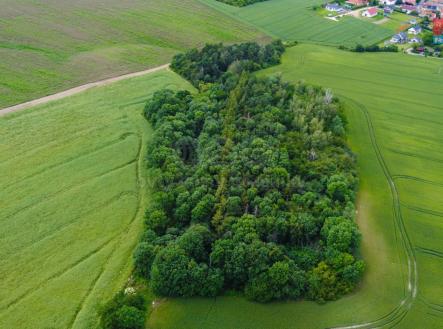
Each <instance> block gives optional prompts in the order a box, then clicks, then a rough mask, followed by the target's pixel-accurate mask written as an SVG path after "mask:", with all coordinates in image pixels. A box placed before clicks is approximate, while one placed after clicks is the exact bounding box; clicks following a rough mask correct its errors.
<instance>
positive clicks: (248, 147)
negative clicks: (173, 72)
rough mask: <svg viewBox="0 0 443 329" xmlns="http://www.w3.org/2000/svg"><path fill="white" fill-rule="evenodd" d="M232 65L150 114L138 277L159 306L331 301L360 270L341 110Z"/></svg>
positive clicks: (151, 106)
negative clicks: (164, 302)
mask: <svg viewBox="0 0 443 329" xmlns="http://www.w3.org/2000/svg"><path fill="white" fill-rule="evenodd" d="M215 47H216V49H219V53H218V55H214V56H213V57H212V58H214V59H215V60H216V61H218V59H219V58H221V57H223V56H221V54H222V53H223V48H219V46H215ZM206 49H211V47H206ZM228 53H229V52H228ZM195 58H201V57H199V56H196V57H195ZM197 60H198V59H197ZM205 61H206V60H205ZM202 66H206V67H208V66H210V63H206V62H205V64H202ZM228 66H229V65H226V66H224V69H225V72H219V71H218V70H215V71H212V74H213V75H211V76H209V77H208V78H207V77H206V76H205V75H201V76H199V78H191V79H192V81H193V82H194V84H197V83H195V82H197V81H199V83H198V85H199V86H200V90H199V93H197V94H191V93H189V92H187V91H179V92H173V91H170V90H162V91H159V92H157V93H156V94H155V95H154V96H153V98H152V99H151V100H150V101H149V102H148V104H147V106H146V108H145V115H146V117H147V119H148V120H149V121H150V122H151V123H152V125H153V127H154V130H155V133H154V136H153V138H152V141H151V142H150V144H149V147H148V150H149V151H148V155H147V161H148V164H149V168H150V171H151V173H150V177H152V179H153V185H154V191H155V193H154V194H153V197H152V202H151V204H150V206H149V209H147V211H146V228H147V229H146V231H145V233H144V235H143V237H142V239H141V242H140V243H139V245H138V247H137V250H136V251H135V254H134V256H135V263H136V270H137V272H138V273H139V274H140V275H141V276H143V277H145V278H149V279H150V284H151V287H152V289H153V291H154V292H155V293H156V294H159V295H163V296H215V295H217V294H220V293H221V292H222V291H223V290H224V289H235V290H239V291H243V292H244V293H245V295H246V296H247V297H248V298H250V299H252V300H256V301H260V302H267V301H270V300H273V299H287V298H292V299H295V298H299V297H306V298H310V299H313V300H317V301H320V302H322V301H325V300H332V299H336V298H338V297H339V296H341V295H343V294H345V293H348V292H349V291H351V290H352V289H353V288H354V287H355V285H356V284H357V283H358V281H359V278H360V277H361V275H362V272H363V269H364V264H363V262H362V261H360V260H358V259H356V258H355V256H354V255H353V253H354V251H355V249H356V247H357V246H358V243H359V237H360V235H359V232H358V229H357V226H356V224H355V222H354V213H355V209H354V198H355V190H356V185H357V179H356V174H355V160H354V156H353V155H352V153H351V152H350V150H349V149H348V148H347V146H346V144H345V136H344V133H345V130H344V124H345V120H344V117H343V115H342V112H341V107H340V103H338V101H337V100H336V99H335V98H334V97H333V95H332V93H331V92H330V91H329V90H326V91H325V90H322V89H320V88H314V87H311V86H307V85H305V84H298V85H296V86H294V85H291V84H288V83H285V82H283V81H282V80H281V79H280V78H278V77H273V78H257V77H255V76H253V75H252V74H251V73H249V72H247V71H248V70H243V71H240V72H238V71H234V70H229V68H228ZM188 67H191V69H190V72H187V73H185V74H183V75H184V76H186V77H188V78H189V77H194V75H193V74H194V73H193V72H196V71H198V70H196V67H198V65H194V64H190V65H188ZM202 81H215V82H214V83H207V84H202V83H201V82H202Z"/></svg>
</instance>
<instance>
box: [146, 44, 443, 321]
mask: <svg viewBox="0 0 443 329" xmlns="http://www.w3.org/2000/svg"><path fill="white" fill-rule="evenodd" d="M405 68H407V69H405ZM276 73H279V74H282V75H283V78H285V79H287V80H290V81H293V82H296V81H298V80H301V79H303V80H305V81H306V82H308V83H313V84H316V85H321V86H324V87H328V86H329V87H331V88H332V90H333V92H334V93H335V94H336V95H339V96H340V97H341V99H342V100H343V101H344V102H345V104H346V113H347V118H348V120H349V142H350V144H351V146H352V148H353V150H354V152H356V154H357V156H358V164H359V168H360V193H359V202H358V222H359V225H360V228H361V230H362V236H363V238H362V246H361V252H362V255H363V258H364V259H365V261H366V262H367V264H368V268H367V272H366V274H365V277H364V280H363V282H362V285H361V287H360V289H359V290H358V291H356V292H355V293H354V294H351V295H349V296H346V297H345V298H342V299H340V300H338V301H336V302H330V303H327V304H325V305H317V304H315V303H312V302H286V303H272V304H270V305H260V304H256V303H250V302H247V301H246V300H244V299H243V298H240V297H235V296H226V297H221V298H217V299H214V300H212V301H211V302H209V301H208V300H207V299H198V298H194V299H187V300H186V299H185V300H184V299H171V300H169V301H167V302H164V303H161V304H159V306H158V307H156V308H155V309H154V311H153V312H152V314H151V317H150V320H149V325H150V326H149V328H154V329H160V328H162V329H172V328H174V329H175V328H177V329H178V328H180V329H188V328H189V329H191V328H208V329H221V328H227V327H228V328H231V327H232V328H242V329H252V328H254V329H259V328H263V329H265V328H275V329H286V328H331V327H340V328H374V327H383V328H384V327H386V328H391V327H397V328H411V329H412V328H441V327H443V286H442V285H441V278H442V277H443V244H442V242H441V241H442V239H443V203H442V198H441V195H442V194H443V179H442V177H441V172H442V170H443V157H442V153H443V152H442V151H443V130H442V129H441V125H442V124H443V105H442V104H443V94H442V93H441V90H442V89H443V74H441V63H440V61H439V60H435V59H423V58H416V57H413V56H407V55H404V54H396V53H377V54H370V53H365V54H357V53H351V52H345V51H340V50H338V49H334V48H331V47H322V46H318V45H300V46H296V47H293V48H291V49H289V50H288V51H287V52H286V53H285V54H284V56H283V64H282V65H280V66H277V67H274V68H270V69H268V70H266V71H264V72H263V73H260V74H276ZM353 325H356V326H353Z"/></svg>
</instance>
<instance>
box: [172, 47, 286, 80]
mask: <svg viewBox="0 0 443 329" xmlns="http://www.w3.org/2000/svg"><path fill="white" fill-rule="evenodd" d="M284 51H285V47H284V45H283V43H282V42H281V41H280V40H278V41H274V42H272V43H270V44H268V45H266V46H260V45H259V44H257V43H255V42H248V43H242V44H235V45H231V46H223V45H222V44H208V45H206V46H205V47H204V48H203V49H202V50H197V49H192V50H190V51H188V52H186V53H184V54H179V55H177V56H175V57H174V59H173V61H172V63H171V68H172V69H173V70H174V71H175V72H177V73H178V74H180V75H181V76H183V77H184V78H186V79H187V80H189V81H190V82H191V83H192V84H193V85H194V86H195V87H198V86H199V84H200V83H208V82H216V81H217V80H218V79H220V77H221V76H222V75H223V74H224V73H225V72H226V71H228V70H229V71H232V72H236V73H239V72H241V71H245V70H247V71H256V70H259V69H263V68H266V67H269V66H272V65H276V64H279V63H280V57H281V55H282V54H283V52H284Z"/></svg>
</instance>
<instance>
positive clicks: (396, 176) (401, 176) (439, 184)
mask: <svg viewBox="0 0 443 329" xmlns="http://www.w3.org/2000/svg"><path fill="white" fill-rule="evenodd" d="M392 178H394V179H408V180H414V181H417V182H420V183H425V184H429V185H435V186H441V187H443V183H438V182H433V181H430V180H426V179H424V178H420V177H415V176H409V175H394V176H392Z"/></svg>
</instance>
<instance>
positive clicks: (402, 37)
mask: <svg viewBox="0 0 443 329" xmlns="http://www.w3.org/2000/svg"><path fill="white" fill-rule="evenodd" d="M407 41H408V36H407V35H406V33H404V32H400V33H398V34H396V35H394V36H393V37H392V38H391V43H406V42H407Z"/></svg>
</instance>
